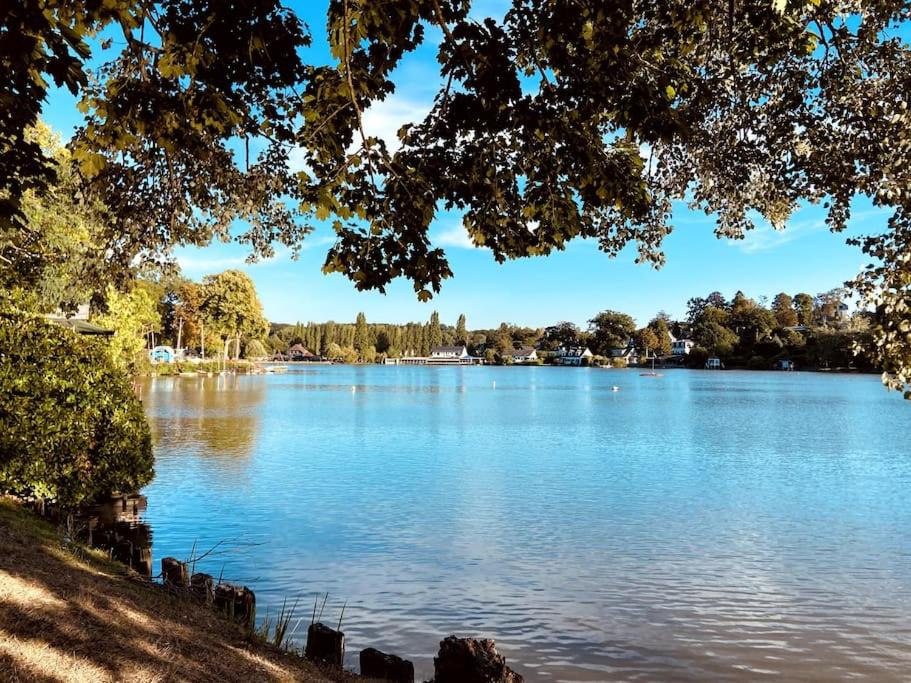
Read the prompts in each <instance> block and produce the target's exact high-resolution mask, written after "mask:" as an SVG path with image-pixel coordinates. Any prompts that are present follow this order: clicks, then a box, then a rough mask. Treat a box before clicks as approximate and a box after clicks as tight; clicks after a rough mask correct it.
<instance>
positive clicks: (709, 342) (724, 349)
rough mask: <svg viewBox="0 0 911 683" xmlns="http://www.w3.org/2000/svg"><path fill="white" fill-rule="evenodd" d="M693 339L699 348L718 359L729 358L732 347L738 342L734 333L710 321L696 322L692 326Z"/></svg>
mask: <svg viewBox="0 0 911 683" xmlns="http://www.w3.org/2000/svg"><path fill="white" fill-rule="evenodd" d="M693 339H694V341H695V342H696V343H697V344H698V345H699V346H700V347H702V348H704V349H707V350H708V351H709V352H711V353H712V355H715V356H720V357H726V356H730V355H731V353H732V352H733V350H734V346H736V345H737V343H738V342H739V341H740V339H739V338H738V336H737V335H736V334H735V333H734V332H732V331H731V330H729V329H728V328H726V327H724V326H723V325H720V324H718V323H716V322H710V321H702V322H697V323H696V324H694V325H693Z"/></svg>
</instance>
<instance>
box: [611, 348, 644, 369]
mask: <svg viewBox="0 0 911 683" xmlns="http://www.w3.org/2000/svg"><path fill="white" fill-rule="evenodd" d="M610 357H611V360H618V359H619V360H622V361H624V362H626V364H627V365H635V364H636V363H638V362H639V354H638V353H637V352H636V347H635V345H634V344H627V345H626V346H624V347H621V348H616V349H611V350H610Z"/></svg>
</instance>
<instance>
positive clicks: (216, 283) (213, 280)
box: [200, 270, 269, 362]
mask: <svg viewBox="0 0 911 683" xmlns="http://www.w3.org/2000/svg"><path fill="white" fill-rule="evenodd" d="M200 308H201V311H202V314H203V319H204V323H205V324H206V325H207V326H208V327H210V328H211V329H212V331H213V332H216V333H217V334H218V336H219V337H220V338H221V340H222V343H223V351H222V358H223V359H224V361H225V362H227V359H228V358H229V355H230V349H231V342H232V341H233V342H234V353H235V358H238V357H240V342H241V339H243V338H246V339H262V338H263V337H265V336H266V334H268V332H269V323H268V322H267V321H266V318H265V316H264V315H263V307H262V304H261V303H260V302H259V297H258V296H257V294H256V285H255V284H254V283H253V280H251V279H250V276H249V275H247V274H246V273H244V272H243V271H240V270H226V271H225V272H223V273H219V274H218V275H207V276H206V277H205V278H203V293H202V303H201V306H200Z"/></svg>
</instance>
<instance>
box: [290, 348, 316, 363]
mask: <svg viewBox="0 0 911 683" xmlns="http://www.w3.org/2000/svg"><path fill="white" fill-rule="evenodd" d="M287 358H288V360H297V361H311V360H319V359H318V358H317V357H316V355H314V354H313V353H311V352H310V351H309V350H308V349H306V348H304V346H303V345H301V344H295V345H294V346H292V347H291V348H290V349H288V354H287Z"/></svg>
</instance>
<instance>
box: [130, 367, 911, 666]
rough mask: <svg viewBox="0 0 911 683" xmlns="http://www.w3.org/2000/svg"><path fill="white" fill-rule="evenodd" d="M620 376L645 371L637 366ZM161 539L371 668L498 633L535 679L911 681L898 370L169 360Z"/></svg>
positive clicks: (154, 398)
mask: <svg viewBox="0 0 911 683" xmlns="http://www.w3.org/2000/svg"><path fill="white" fill-rule="evenodd" d="M612 385H617V386H619V387H620V391H619V392H613V391H611V387H612ZM143 400H144V401H145V405H146V408H147V411H148V414H149V416H150V418H151V420H152V424H153V429H154V434H155V439H156V456H157V461H156V470H157V475H156V478H155V480H154V482H153V483H152V484H151V485H150V486H149V487H148V488H147V489H146V491H145V493H146V494H147V495H148V498H149V508H148V521H149V522H150V523H151V525H152V528H153V529H154V534H155V536H154V553H155V557H156V559H160V558H161V557H164V556H167V555H174V556H178V557H187V556H188V555H189V554H190V551H191V548H192V546H193V544H194V542H196V543H197V544H198V545H199V547H200V548H203V549H205V548H209V547H211V546H213V545H215V544H216V543H218V542H219V541H224V540H227V541H229V543H227V544H226V545H224V546H221V547H219V548H218V549H217V550H216V552H215V553H213V554H212V555H210V556H209V557H207V558H206V559H205V560H203V561H202V563H201V565H202V566H201V570H203V571H208V572H210V573H212V574H215V575H216V576H217V575H219V574H221V573H222V572H223V574H224V576H225V577H226V578H230V579H234V580H238V581H242V582H245V583H247V584H248V585H250V586H251V587H252V588H253V589H254V590H255V591H256V594H257V599H258V603H259V604H258V612H259V614H260V615H262V614H263V612H264V611H265V609H266V608H267V607H270V612H271V613H273V614H274V612H275V610H276V609H277V607H276V606H277V605H280V604H281V601H282V599H283V598H284V597H285V596H289V597H291V598H293V597H295V596H298V595H302V596H303V597H302V604H303V606H302V607H301V608H300V609H301V612H302V613H305V614H306V616H305V620H304V625H303V626H301V629H300V630H301V631H305V630H306V624H307V623H309V620H310V611H311V610H312V605H313V598H314V596H315V594H316V593H318V592H326V591H328V593H329V599H328V602H327V605H326V610H325V614H324V617H323V620H324V621H326V622H328V623H331V624H333V625H335V623H336V621H337V620H338V617H339V613H340V611H341V608H342V605H343V603H344V602H345V601H347V607H346V609H345V613H344V621H343V623H342V630H344V631H345V632H346V634H347V638H348V649H349V651H350V652H349V655H348V660H349V664H350V665H351V666H354V667H356V659H357V653H358V652H359V650H360V649H361V648H363V647H367V646H373V647H378V648H379V649H381V650H385V651H390V652H395V653H397V654H400V655H403V656H406V657H408V658H410V659H413V661H414V662H415V665H416V668H417V674H418V676H419V677H420V676H424V677H429V676H430V675H431V674H432V667H433V661H432V656H433V654H434V653H435V652H436V649H437V644H438V641H439V640H440V639H441V638H442V637H444V636H445V635H447V634H450V633H458V634H461V635H479V636H488V637H493V638H495V639H496V641H497V645H498V648H499V649H500V651H501V652H503V653H504V654H505V655H506V656H507V658H508V660H509V662H510V664H511V665H512V666H513V667H514V668H516V669H517V670H518V671H519V672H520V673H522V674H524V675H525V676H526V678H527V679H528V680H532V681H556V680H560V681H608V680H624V681H626V680H631V681H632V680H649V681H705V680H712V681H725V680H750V681H753V680H763V679H769V680H772V679H781V678H783V679H785V680H791V681H794V680H814V681H828V680H833V679H849V678H851V679H860V680H870V681H890V680H895V681H898V680H908V679H909V678H911V537H909V533H911V495H909V492H911V442H909V427H911V404H909V403H908V402H903V401H902V400H901V398H900V397H899V396H897V395H894V394H890V393H887V392H886V391H885V390H884V389H883V388H882V386H881V385H880V383H879V381H878V378H876V377H870V376H828V375H823V374H809V373H807V374H803V373H762V372H719V373H710V372H699V371H684V370H677V371H668V372H667V373H666V375H665V376H664V377H663V378H660V379H649V378H645V377H640V376H639V374H638V372H637V371H625V370H588V369H575V368H572V369H571V368H544V367H542V368H478V367H469V368H428V367H382V366H376V367H349V366H318V367H311V368H292V369H291V371H290V372H289V373H288V374H285V375H267V376H238V377H217V378H189V377H186V378H159V379H157V380H150V381H149V382H148V383H147V384H146V385H144V387H143Z"/></svg>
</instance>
